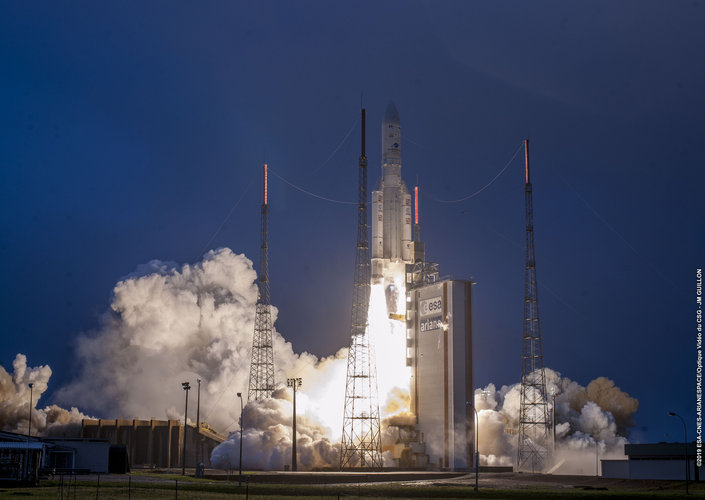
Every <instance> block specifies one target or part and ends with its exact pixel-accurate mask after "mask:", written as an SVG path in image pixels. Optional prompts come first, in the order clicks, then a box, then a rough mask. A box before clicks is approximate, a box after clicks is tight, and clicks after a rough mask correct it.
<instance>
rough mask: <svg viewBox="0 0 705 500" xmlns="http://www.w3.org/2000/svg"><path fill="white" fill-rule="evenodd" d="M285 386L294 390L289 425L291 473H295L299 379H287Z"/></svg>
mask: <svg viewBox="0 0 705 500" xmlns="http://www.w3.org/2000/svg"><path fill="white" fill-rule="evenodd" d="M286 385H287V386H289V387H292V388H293V389H294V416H293V422H292V425H291V471H292V472H296V388H297V387H301V378H300V377H299V378H288V379H286Z"/></svg>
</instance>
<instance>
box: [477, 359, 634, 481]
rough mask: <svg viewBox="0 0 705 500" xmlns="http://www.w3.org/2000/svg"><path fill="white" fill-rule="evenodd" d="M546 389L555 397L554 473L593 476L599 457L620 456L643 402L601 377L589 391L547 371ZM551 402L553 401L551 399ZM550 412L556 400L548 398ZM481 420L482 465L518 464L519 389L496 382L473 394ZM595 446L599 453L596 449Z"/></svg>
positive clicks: (518, 386)
mask: <svg viewBox="0 0 705 500" xmlns="http://www.w3.org/2000/svg"><path fill="white" fill-rule="evenodd" d="M546 390H547V392H548V393H549V394H551V393H554V394H555V396H556V455H557V456H556V457H555V460H554V463H555V464H561V465H560V466H558V468H557V469H556V470H555V471H554V472H556V473H564V474H565V473H574V474H594V472H595V454H596V452H597V454H598V456H599V457H600V458H621V457H623V456H624V444H625V443H626V442H627V437H628V429H629V427H630V426H632V425H633V424H634V420H633V416H634V413H635V412H636V410H637V409H638V407H639V402H638V401H637V400H636V399H634V398H632V397H631V396H629V394H627V393H625V392H623V391H622V390H620V389H619V388H618V387H617V386H615V384H614V382H613V381H611V380H609V379H607V378H605V377H599V378H597V379H595V380H593V381H592V382H590V383H589V384H588V386H587V388H585V387H583V386H581V385H580V384H578V383H577V382H574V381H572V380H570V379H569V378H566V377H561V375H560V373H558V372H556V371H554V370H551V369H548V368H547V369H546ZM549 398H550V397H549ZM548 403H549V405H548V408H549V414H550V411H552V406H553V402H552V399H549V402H548ZM475 404H476V407H477V410H478V416H479V440H478V443H479V451H480V463H481V464H483V465H484V464H487V465H512V464H514V463H515V462H516V453H517V430H518V428H519V404H520V385H519V384H514V385H512V386H503V387H502V388H501V389H500V390H499V391H498V390H497V389H496V387H495V386H494V384H489V385H488V386H487V387H486V388H485V389H478V390H476V391H475ZM596 448H597V450H596Z"/></svg>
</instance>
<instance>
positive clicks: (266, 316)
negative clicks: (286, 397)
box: [247, 163, 274, 402]
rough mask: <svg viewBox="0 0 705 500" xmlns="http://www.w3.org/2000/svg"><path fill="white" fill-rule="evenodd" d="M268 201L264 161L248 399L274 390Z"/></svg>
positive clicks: (266, 395)
mask: <svg viewBox="0 0 705 500" xmlns="http://www.w3.org/2000/svg"><path fill="white" fill-rule="evenodd" d="M268 217H269V204H268V202H267V164H266V163H265V164H264V202H263V203H262V247H261V251H260V272H259V297H258V299H257V306H256V310H255V333H254V335H253V337H252V357H251V361H250V385H249V390H248V392H247V401H248V402H250V401H258V400H260V399H266V398H269V397H271V396H272V391H274V351H273V349H272V312H271V298H270V294H269V249H268V247H267V240H268V236H269V227H268Z"/></svg>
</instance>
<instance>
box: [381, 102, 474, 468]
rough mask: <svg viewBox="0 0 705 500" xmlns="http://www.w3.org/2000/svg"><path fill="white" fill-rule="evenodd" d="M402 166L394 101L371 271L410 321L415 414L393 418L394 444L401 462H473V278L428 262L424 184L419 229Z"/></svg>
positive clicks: (386, 124)
mask: <svg viewBox="0 0 705 500" xmlns="http://www.w3.org/2000/svg"><path fill="white" fill-rule="evenodd" d="M401 167H402V162H401V122H400V119H399V113H398V112H397V109H396V107H395V106H394V104H393V103H391V102H390V103H389V105H388V107H387V109H386V112H385V115H384V119H383V121H382V178H381V180H380V184H379V188H378V189H377V190H375V191H373V192H372V210H371V212H372V235H371V236H372V237H371V248H370V250H371V271H372V273H371V274H372V284H373V285H374V284H375V283H377V284H378V283H383V285H384V291H385V297H386V299H387V300H386V302H387V312H388V314H389V319H390V321H401V322H403V325H404V328H405V337H406V353H405V357H406V366H407V367H409V369H410V384H409V385H410V386H409V389H410V391H409V393H410V398H411V402H410V412H411V414H412V417H411V418H408V417H403V418H402V417H399V418H395V417H391V418H390V420H389V425H390V427H391V428H392V429H394V428H396V431H397V436H398V438H397V442H396V444H394V446H393V448H392V449H391V450H387V451H390V452H391V453H392V456H393V457H394V461H395V462H396V464H395V465H397V466H399V467H412V468H433V469H436V468H438V469H466V468H470V467H473V466H474V465H475V464H474V460H473V458H474V454H473V450H474V443H475V438H474V426H473V416H474V410H473V408H472V407H471V406H470V405H468V404H467V402H472V401H473V379H472V301H471V297H472V293H471V282H470V281H463V280H441V278H440V272H439V266H438V264H435V263H430V262H426V257H425V248H424V243H423V242H422V241H421V239H420V228H419V221H418V187H417V188H415V189H414V194H415V196H414V198H415V204H414V223H413V237H412V204H411V194H410V193H409V190H408V189H407V187H406V185H405V184H404V181H403V180H402V177H401ZM399 277H403V280H402V282H401V283H400V280H399ZM401 294H403V302H404V303H405V307H403V308H400V307H399V306H398V304H400V303H402V300H398V299H399V298H400V297H399V295H401ZM380 354H382V353H378V356H379V355H380ZM385 355H386V353H385Z"/></svg>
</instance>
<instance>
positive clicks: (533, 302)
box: [517, 140, 549, 472]
mask: <svg viewBox="0 0 705 500" xmlns="http://www.w3.org/2000/svg"><path fill="white" fill-rule="evenodd" d="M524 152H525V159H526V185H525V190H524V194H525V196H524V198H525V203H526V274H525V281H524V330H523V331H524V335H523V342H522V353H521V400H520V406H519V446H518V450H517V470H518V471H522V470H524V471H531V472H534V471H535V472H540V471H542V470H543V469H544V468H545V467H546V465H547V464H548V436H549V427H548V408H547V401H546V374H545V372H544V366H543V345H542V341H541V323H540V322H539V297H538V289H537V282H536V260H535V257H534V209H533V202H532V188H531V180H530V177H529V141H528V140H525V141H524Z"/></svg>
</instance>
